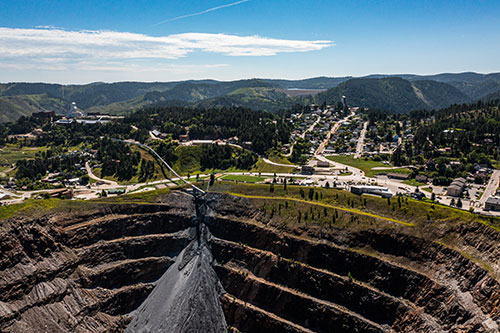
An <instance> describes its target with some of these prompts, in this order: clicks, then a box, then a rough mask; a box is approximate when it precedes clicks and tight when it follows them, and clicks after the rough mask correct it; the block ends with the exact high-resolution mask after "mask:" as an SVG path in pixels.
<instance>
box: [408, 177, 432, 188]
mask: <svg viewBox="0 0 500 333" xmlns="http://www.w3.org/2000/svg"><path fill="white" fill-rule="evenodd" d="M403 184H406V185H411V186H417V187H420V186H425V185H427V184H426V183H421V182H417V181H416V180H415V179H408V180H405V181H404V182H403Z"/></svg>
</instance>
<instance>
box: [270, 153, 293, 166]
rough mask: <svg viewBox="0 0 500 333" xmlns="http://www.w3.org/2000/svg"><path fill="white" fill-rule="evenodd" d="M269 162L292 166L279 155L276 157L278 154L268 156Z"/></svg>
mask: <svg viewBox="0 0 500 333" xmlns="http://www.w3.org/2000/svg"><path fill="white" fill-rule="evenodd" d="M269 160H270V161H272V162H274V163H279V164H292V165H293V163H292V162H290V160H288V159H287V158H286V157H283V156H281V155H278V154H273V155H270V156H269Z"/></svg>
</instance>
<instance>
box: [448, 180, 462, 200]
mask: <svg viewBox="0 0 500 333" xmlns="http://www.w3.org/2000/svg"><path fill="white" fill-rule="evenodd" d="M465 182H466V180H465V179H464V178H457V179H455V180H454V181H453V182H451V184H450V186H448V190H447V191H446V195H449V196H451V197H460V196H462V193H463V192H464V189H465Z"/></svg>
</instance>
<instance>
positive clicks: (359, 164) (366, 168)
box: [326, 155, 411, 177]
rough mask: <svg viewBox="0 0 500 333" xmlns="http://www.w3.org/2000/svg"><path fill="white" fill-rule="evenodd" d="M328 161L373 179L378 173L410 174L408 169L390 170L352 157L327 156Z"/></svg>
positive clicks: (388, 166) (387, 167) (382, 165)
mask: <svg viewBox="0 0 500 333" xmlns="http://www.w3.org/2000/svg"><path fill="white" fill-rule="evenodd" d="M326 158H328V159H329V160H330V161H333V162H338V163H342V164H345V165H349V166H352V167H355V168H358V169H360V170H362V171H363V172H364V173H365V175H366V176H367V177H373V176H375V175H377V174H380V173H387V172H395V173H404V174H409V173H411V170H410V169H406V168H403V169H392V168H391V167H392V165H389V164H384V163H382V162H380V161H372V160H367V159H364V158H359V159H355V158H354V157H353V156H352V155H338V156H327V157H326ZM372 168H386V169H385V170H372Z"/></svg>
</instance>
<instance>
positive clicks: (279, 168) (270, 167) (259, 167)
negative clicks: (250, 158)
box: [251, 158, 296, 173]
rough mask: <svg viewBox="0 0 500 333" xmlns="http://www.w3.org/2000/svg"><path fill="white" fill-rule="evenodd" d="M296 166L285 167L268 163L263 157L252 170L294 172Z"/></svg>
mask: <svg viewBox="0 0 500 333" xmlns="http://www.w3.org/2000/svg"><path fill="white" fill-rule="evenodd" d="M294 170H296V169H295V168H292V167H284V166H279V165H273V164H268V163H266V162H264V160H262V159H261V158H259V160H258V161H257V163H255V166H254V167H253V168H252V170H251V171H252V172H263V173H292V172H293V171H294Z"/></svg>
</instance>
